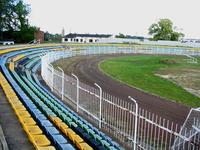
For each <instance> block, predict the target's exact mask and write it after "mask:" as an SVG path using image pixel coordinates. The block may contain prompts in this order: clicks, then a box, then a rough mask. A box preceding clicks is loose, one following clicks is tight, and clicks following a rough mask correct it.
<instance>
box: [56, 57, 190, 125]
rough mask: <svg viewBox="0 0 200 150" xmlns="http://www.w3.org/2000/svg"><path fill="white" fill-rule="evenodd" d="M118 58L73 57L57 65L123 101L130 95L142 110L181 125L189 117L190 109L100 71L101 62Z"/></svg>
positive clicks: (67, 72)
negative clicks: (97, 85)
mask: <svg viewBox="0 0 200 150" xmlns="http://www.w3.org/2000/svg"><path fill="white" fill-rule="evenodd" d="M118 56H121V55H100V56H81V57H73V58H67V59H64V60H60V61H59V62H57V65H59V66H60V65H62V68H63V69H64V71H65V73H66V74H69V75H71V73H74V74H76V75H77V76H78V77H79V79H80V81H82V82H84V83H86V84H89V85H91V86H94V83H97V84H99V85H100V86H101V87H102V89H103V91H105V92H107V93H109V94H111V95H114V96H117V97H119V98H121V99H123V100H126V101H129V99H128V96H129V95H130V96H132V97H133V98H135V99H136V100H137V102H138V105H139V107H140V108H142V109H145V110H147V111H149V112H152V113H154V114H157V115H159V116H161V117H163V118H165V119H167V120H170V121H173V122H174V123H178V124H180V125H181V124H182V123H183V121H184V120H185V118H186V117H187V114H188V112H189V107H186V106H184V105H182V104H178V103H175V102H172V101H169V100H166V99H164V98H160V97H158V96H155V95H152V94H149V93H146V92H144V91H142V90H138V89H136V88H133V87H130V86H128V85H125V84H123V83H120V82H119V81H116V80H114V79H112V78H110V77H109V76H107V75H105V74H104V73H102V72H101V71H100V70H99V68H98V64H99V62H101V61H102V60H104V59H107V58H112V57H118ZM63 64H64V65H63Z"/></svg>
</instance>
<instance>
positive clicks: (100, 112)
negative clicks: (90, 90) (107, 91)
mask: <svg viewBox="0 0 200 150" xmlns="http://www.w3.org/2000/svg"><path fill="white" fill-rule="evenodd" d="M94 85H95V86H97V87H98V88H99V100H100V106H99V128H100V129H101V116H102V88H101V87H100V86H99V85H98V84H97V83H95V84H94Z"/></svg>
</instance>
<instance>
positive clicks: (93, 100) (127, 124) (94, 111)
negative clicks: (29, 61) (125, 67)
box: [41, 46, 200, 150]
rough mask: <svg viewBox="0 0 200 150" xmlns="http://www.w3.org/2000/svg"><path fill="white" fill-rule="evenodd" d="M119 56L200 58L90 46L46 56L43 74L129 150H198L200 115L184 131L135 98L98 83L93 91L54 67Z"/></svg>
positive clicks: (63, 96) (178, 52) (68, 100)
mask: <svg viewBox="0 0 200 150" xmlns="http://www.w3.org/2000/svg"><path fill="white" fill-rule="evenodd" d="M115 53H117V54H119V53H145V54H173V55H174V54H175V55H191V56H196V55H198V56H200V53H199V52H197V51H188V50H183V49H160V50H158V49H154V48H144V49H141V48H138V49H134V48H133V47H116V46H107V47H105V46H88V47H76V48H73V50H72V48H69V47H68V49H67V50H66V51H53V52H50V53H48V54H47V55H45V56H43V57H42V60H41V61H42V67H41V74H42V77H43V79H44V81H45V82H46V83H47V85H49V87H51V90H52V92H55V93H56V94H57V95H59V96H60V97H61V99H62V100H63V101H65V102H66V103H67V104H68V105H69V106H70V107H71V108H73V110H75V111H77V112H78V113H79V114H80V115H82V116H83V117H84V118H86V119H87V120H88V121H90V122H91V123H92V124H94V125H96V126H98V127H99V128H100V129H101V130H102V131H104V132H105V133H107V134H109V135H110V136H111V137H112V138H113V139H115V140H116V141H117V142H119V143H120V145H122V146H123V147H124V148H126V149H146V150H151V149H152V150H154V149H164V150H168V149H177V150H181V149H192V150H195V149H197V148H199V142H198V141H199V139H200V137H199V136H200V135H199V133H200V131H199V124H200V120H199V118H200V111H197V113H195V114H196V115H193V122H191V121H189V122H190V126H189V125H188V123H185V124H184V126H183V127H182V128H181V127H180V125H178V124H174V123H173V122H170V121H169V120H166V119H164V118H161V117H159V116H158V115H156V114H153V113H151V112H148V111H146V110H144V109H141V108H139V107H138V104H137V102H136V101H135V100H134V98H132V97H129V99H130V101H127V100H122V99H119V98H117V97H115V96H113V95H110V94H108V93H106V92H104V91H103V90H102V88H101V87H100V86H99V85H98V84H96V83H94V87H91V86H89V85H87V84H84V83H82V82H80V81H79V79H78V77H77V76H76V75H74V74H72V75H71V76H68V75H65V74H64V71H63V70H62V69H61V68H58V69H54V68H53V66H52V65H51V63H52V62H54V61H56V60H58V59H61V58H67V57H73V56H79V55H92V54H115ZM191 111H192V110H191ZM189 118H191V116H190V114H189V117H188V118H187V120H188V119H189ZM187 120H186V122H188V121H187ZM193 125H195V129H193ZM188 127H189V128H188ZM197 129H198V130H197ZM194 130H195V132H194ZM179 131H180V132H179ZM190 141H192V142H190Z"/></svg>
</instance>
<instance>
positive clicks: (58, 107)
mask: <svg viewBox="0 0 200 150" xmlns="http://www.w3.org/2000/svg"><path fill="white" fill-rule="evenodd" d="M24 53H26V52H24ZM42 53H44V51H42V52H41V54H40V53H39V52H36V53H33V52H28V53H27V55H26V57H24V58H23V59H18V60H16V61H15V63H17V64H19V65H21V66H25V67H24V68H25V72H23V71H21V70H19V72H15V71H13V70H11V71H12V72H13V73H12V74H13V77H15V79H16V81H18V80H19V78H20V79H21V81H22V82H23V84H20V85H21V87H22V85H23V86H24V85H25V86H24V87H25V88H26V89H28V91H32V92H30V93H31V94H29V98H31V101H32V102H33V104H34V105H35V107H36V108H39V109H38V110H41V112H40V113H41V114H44V116H42V117H41V118H44V117H46V118H45V119H46V120H48V119H50V120H51V122H52V123H53V124H52V126H53V127H56V128H53V129H52V130H50V132H47V131H46V129H45V128H44V129H43V130H44V131H45V133H46V134H47V135H48V137H51V140H52V141H53V143H56V140H55V139H59V141H64V140H63V139H64V138H61V136H62V134H60V135H61V136H59V138H58V137H57V136H55V135H56V134H57V133H60V132H59V131H61V132H62V133H64V135H65V136H67V137H69V139H70V140H71V141H72V142H73V143H74V144H75V145H76V146H77V147H78V148H80V149H85V148H84V147H85V146H84V145H86V147H88V145H87V144H86V142H87V143H89V144H90V145H92V146H93V147H94V148H95V149H119V148H118V145H117V144H116V143H114V142H113V141H112V140H111V139H110V138H109V137H107V136H106V135H105V134H103V133H102V132H99V130H98V129H96V128H95V127H93V126H92V125H91V124H90V123H88V122H87V121H85V120H83V119H82V118H81V117H79V116H78V115H77V114H76V113H74V112H73V111H72V110H70V109H69V108H68V107H66V106H65V105H64V104H63V103H62V102H61V101H59V100H58V99H57V98H56V97H55V96H53V95H52V94H51V93H50V92H49V91H48V90H46V89H45V88H44V87H43V86H42V85H41V84H40V82H39V81H38V79H37V76H36V75H35V72H36V71H37V69H38V68H39V66H40V63H38V62H39V61H40V60H39V59H38V57H39V56H41V55H42ZM37 55H38V56H37ZM16 56H17V55H16ZM27 58H28V59H27ZM31 71H32V72H33V74H31ZM17 76H18V77H19V78H18V77H17ZM32 77H33V78H32ZM22 88H23V87H22ZM23 91H25V89H24V88H23ZM28 91H26V94H27V95H28V93H29V92H28ZM36 96H37V98H36ZM32 97H34V98H36V101H34V100H33V99H32ZM39 100H40V101H39ZM34 105H31V106H34ZM37 112H38V111H37ZM44 112H45V113H44ZM47 117H48V118H47ZM66 117H68V118H67V119H66ZM35 118H36V120H37V119H38V118H37V116H35ZM52 118H57V119H52ZM54 120H57V121H58V120H60V121H62V122H60V123H61V124H65V130H66V127H68V128H67V131H69V134H68V132H66V131H65V130H62V129H61V128H60V126H59V124H57V123H56V122H55V121H54ZM37 121H38V122H39V123H38V124H40V122H41V120H40V119H38V120H37ZM55 129H58V130H57V131H58V132H57V131H56V130H55ZM63 131H65V132H63ZM48 133H49V134H48ZM52 133H53V134H52ZM79 135H80V136H81V137H80V136H79ZM55 137H56V138H55ZM74 137H76V138H77V137H79V138H77V140H76V141H75V140H74ZM76 138H75V139H76ZM81 139H82V140H83V141H82V140H81ZM77 141H78V142H77ZM80 141H81V142H80ZM67 142H68V141H67ZM58 143H59V142H58ZM78 143H85V144H78ZM55 145H56V146H57V147H56V148H62V147H59V146H63V145H65V144H62V145H59V144H55ZM78 145H83V146H82V148H81V146H78Z"/></svg>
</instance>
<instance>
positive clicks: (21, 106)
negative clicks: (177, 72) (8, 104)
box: [13, 104, 26, 112]
mask: <svg viewBox="0 0 200 150" xmlns="http://www.w3.org/2000/svg"><path fill="white" fill-rule="evenodd" d="M13 109H14V111H15V112H16V111H17V110H26V108H25V107H24V106H23V105H22V104H19V105H18V104H13Z"/></svg>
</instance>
